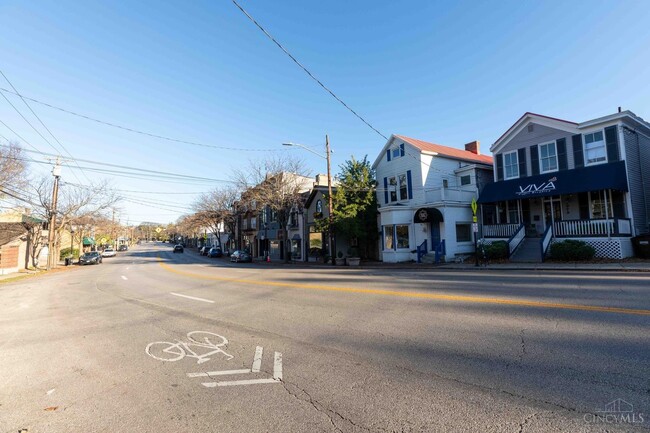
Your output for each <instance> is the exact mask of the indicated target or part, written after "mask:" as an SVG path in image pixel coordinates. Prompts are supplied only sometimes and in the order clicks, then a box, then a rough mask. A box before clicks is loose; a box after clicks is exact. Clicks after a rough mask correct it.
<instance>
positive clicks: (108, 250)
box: [102, 248, 117, 257]
mask: <svg viewBox="0 0 650 433" xmlns="http://www.w3.org/2000/svg"><path fill="white" fill-rule="evenodd" d="M116 255H117V253H116V252H115V250H114V249H113V248H106V249H105V250H104V252H103V253H102V257H115V256H116Z"/></svg>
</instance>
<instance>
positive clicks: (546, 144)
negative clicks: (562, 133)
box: [537, 140, 560, 174]
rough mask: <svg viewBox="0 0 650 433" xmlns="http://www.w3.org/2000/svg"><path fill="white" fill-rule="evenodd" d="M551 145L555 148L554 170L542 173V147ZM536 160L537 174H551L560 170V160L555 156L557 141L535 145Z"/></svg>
mask: <svg viewBox="0 0 650 433" xmlns="http://www.w3.org/2000/svg"><path fill="white" fill-rule="evenodd" d="M549 144H552V145H553V146H554V148H555V168H554V169H552V170H546V171H544V166H543V165H542V146H548V145H549ZM537 158H538V159H539V161H538V162H539V174H545V173H553V172H556V171H558V170H559V169H560V159H559V158H558V156H557V140H553V141H547V142H546V143H540V144H538V145H537Z"/></svg>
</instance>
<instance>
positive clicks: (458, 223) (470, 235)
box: [454, 221, 472, 244]
mask: <svg viewBox="0 0 650 433" xmlns="http://www.w3.org/2000/svg"><path fill="white" fill-rule="evenodd" d="M458 226H469V240H466V241H461V240H458ZM454 228H455V235H456V243H457V244H466V243H472V223H471V222H469V221H456V224H455V226H454Z"/></svg>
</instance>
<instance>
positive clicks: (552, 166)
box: [539, 141, 557, 173]
mask: <svg viewBox="0 0 650 433" xmlns="http://www.w3.org/2000/svg"><path fill="white" fill-rule="evenodd" d="M539 171H540V173H548V172H550V171H557V149H556V147H555V142H554V141H553V142H551V143H544V144H540V145H539Z"/></svg>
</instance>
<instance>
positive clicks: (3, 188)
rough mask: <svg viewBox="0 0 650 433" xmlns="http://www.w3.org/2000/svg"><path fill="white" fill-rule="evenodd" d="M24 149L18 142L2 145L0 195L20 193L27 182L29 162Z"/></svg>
mask: <svg viewBox="0 0 650 433" xmlns="http://www.w3.org/2000/svg"><path fill="white" fill-rule="evenodd" d="M23 153H24V152H23V149H22V147H20V145H19V144H18V143H16V142H13V141H10V142H9V145H8V146H0V197H1V196H2V195H4V194H11V195H12V196H13V195H15V194H16V193H19V192H20V190H21V189H22V188H23V187H24V186H25V184H26V176H25V175H26V171H27V164H26V162H25V157H24V155H23Z"/></svg>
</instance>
